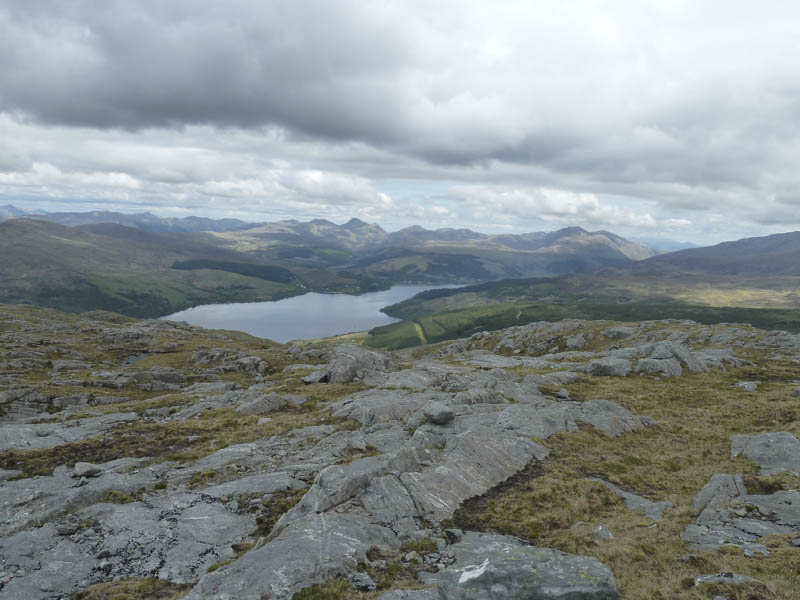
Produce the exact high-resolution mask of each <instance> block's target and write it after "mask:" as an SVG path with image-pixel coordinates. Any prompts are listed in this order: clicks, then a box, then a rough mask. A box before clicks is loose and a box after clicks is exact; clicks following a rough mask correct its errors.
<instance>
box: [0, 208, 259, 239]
mask: <svg viewBox="0 0 800 600" xmlns="http://www.w3.org/2000/svg"><path fill="white" fill-rule="evenodd" d="M19 217H33V218H36V219H40V220H42V221H49V222H51V223H58V224H59V225H66V226H67V227H76V226H79V225H98V224H100V223H117V224H118V225H125V226H127V227H135V228H136V229H142V230H144V231H154V232H185V233H191V232H199V231H237V230H239V229H247V228H248V227H252V226H253V223H248V222H247V221H240V220H239V219H206V218H203V217H183V218H176V217H157V216H155V215H153V214H151V213H146V212H145V213H134V214H126V213H120V212H110V211H107V210H94V211H91V212H55V213H48V212H44V211H39V210H37V211H32V212H25V211H23V210H20V209H19V208H17V207H15V206H13V205H11V204H7V205H5V206H0V221H4V220H6V219H13V218H19Z"/></svg>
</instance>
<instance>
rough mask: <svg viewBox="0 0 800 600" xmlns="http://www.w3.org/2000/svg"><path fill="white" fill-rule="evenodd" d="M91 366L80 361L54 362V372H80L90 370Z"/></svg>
mask: <svg viewBox="0 0 800 600" xmlns="http://www.w3.org/2000/svg"><path fill="white" fill-rule="evenodd" d="M89 368H91V365H89V363H85V362H83V361H80V360H54V361H53V371H54V372H56V373H59V372H61V371H80V370H83V369H89Z"/></svg>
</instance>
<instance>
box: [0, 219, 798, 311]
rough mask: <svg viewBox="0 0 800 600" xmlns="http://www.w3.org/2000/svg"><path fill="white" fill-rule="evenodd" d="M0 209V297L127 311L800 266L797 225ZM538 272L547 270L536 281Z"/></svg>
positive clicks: (705, 280) (556, 290)
mask: <svg viewBox="0 0 800 600" xmlns="http://www.w3.org/2000/svg"><path fill="white" fill-rule="evenodd" d="M0 221H2V222H0V254H1V255H2V256H3V258H4V261H2V264H0V284H2V285H0V302H14V303H16V302H28V303H33V304H42V305H46V306H51V307H53V308H62V309H67V310H72V311H81V310H89V309H95V308H103V309H108V310H115V311H118V312H122V313H125V314H129V315H134V316H157V315H162V314H166V313H170V312H173V311H176V310H179V309H182V308H186V307H188V306H192V305H195V304H201V303H209V302H234V301H253V300H270V299H276V298H280V297H285V296H289V295H295V294H300V293H304V292H306V291H311V290H313V291H323V292H347V293H360V292H365V291H373V290H378V289H385V288H387V287H390V286H391V285H394V284H398V283H422V284H430V285H439V284H453V283H457V284H475V283H481V282H492V281H500V280H502V284H501V285H499V286H494V285H490V286H488V287H486V288H481V289H479V290H474V292H470V293H471V294H472V295H471V296H469V297H467V295H464V297H463V298H461V299H460V298H458V297H457V296H458V294H459V293H457V292H454V293H452V294H449V295H448V297H447V298H446V297H444V296H440V297H438V300H435V302H434V304H435V306H434V305H432V306H431V307H429V308H424V310H426V311H430V310H439V309H441V308H442V307H444V306H456V305H458V306H462V305H464V304H465V303H469V302H473V301H475V294H478V295H481V294H484V295H486V298H484V299H482V300H480V301H481V302H489V301H492V302H493V301H495V300H501V299H502V301H510V302H517V301H522V300H524V299H526V298H527V300H526V301H530V300H531V299H533V300H534V301H539V300H537V298H540V299H543V298H550V297H554V294H555V296H558V295H559V294H564V293H567V294H568V295H569V297H570V298H574V299H579V298H584V300H581V301H586V299H588V298H590V297H591V296H592V295H598V296H602V297H603V298H605V299H606V300H608V301H614V300H613V299H614V298H619V299H621V301H627V300H626V299H629V298H645V297H658V298H664V297H671V298H679V299H682V300H683V301H690V302H691V301H698V302H706V303H708V302H709V298H710V299H711V301H710V303H712V304H713V303H715V302H720V303H729V304H730V303H732V302H739V303H740V305H745V306H746V305H748V304H747V303H750V304H749V305H751V306H771V305H780V306H782V307H787V306H793V305H794V304H795V303H796V302H797V299H796V296H797V293H796V289H797V286H796V285H795V282H796V280H795V279H792V278H795V277H800V232H794V233H786V234H779V235H772V236H766V237H761V238H750V239H745V240H739V241H736V242H726V243H723V244H719V245H717V246H712V247H708V248H692V249H686V250H680V251H676V252H671V253H668V254H660V255H659V254H658V253H657V251H656V250H654V249H652V248H650V247H648V246H646V245H644V244H641V243H637V242H633V241H630V240H627V239H625V238H622V237H620V236H618V235H615V234H613V233H611V232H608V231H586V230H585V229H582V228H580V227H567V228H563V229H559V230H558V231H552V232H532V233H524V234H495V235H490V234H484V233H479V232H475V231H471V230H469V229H453V228H442V229H436V230H429V229H425V228H423V227H420V226H413V227H407V228H405V229H402V230H400V231H395V232H387V231H385V230H384V229H383V228H381V227H380V226H379V225H376V224H369V223H365V222H364V221H361V220H360V219H350V220H349V221H347V222H346V223H344V224H342V225H337V224H336V223H332V222H330V221H327V220H324V219H315V220H312V221H307V222H301V221H297V220H285V221H278V222H274V223H247V222H245V221H240V220H237V219H205V218H199V217H186V218H181V219H178V218H161V217H156V216H154V215H151V214H149V213H140V214H135V215H126V214H123V213H117V212H107V211H95V212H89V213H47V214H39V213H36V214H31V213H25V212H24V211H21V210H19V209H17V208H15V207H14V206H11V205H8V206H3V207H0ZM564 276H567V277H566V278H565V277H564ZM541 277H546V278H550V279H548V280H547V282H545V283H543V284H542V285H539V284H535V283H531V280H530V278H541ZM526 278H527V279H526ZM553 278H555V279H553ZM766 278H771V279H770V280H769V281H768V282H765V279H766ZM779 279H780V281H779V282H778V283H776V281H777V280H779ZM745 280H747V281H748V283H747V286H745V285H744V284H743V283H742V282H744V281H745ZM515 281H516V283H515ZM712 282H713V283H712ZM748 286H749V287H748ZM745 287H747V288H748V289H747V290H745ZM723 288H724V293H722V292H721V291H720V290H722V289H723ZM536 290H538V291H536ZM770 294H772V295H770ZM450 296H452V297H450ZM770 298H772V300H770ZM576 301H577V300H576ZM422 308H423V307H420V309H422Z"/></svg>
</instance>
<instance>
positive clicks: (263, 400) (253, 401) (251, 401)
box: [236, 392, 289, 415]
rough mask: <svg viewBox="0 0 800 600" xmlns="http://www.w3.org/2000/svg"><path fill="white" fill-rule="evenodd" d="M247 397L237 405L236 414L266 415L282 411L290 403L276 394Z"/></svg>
mask: <svg viewBox="0 0 800 600" xmlns="http://www.w3.org/2000/svg"><path fill="white" fill-rule="evenodd" d="M252 396H253V395H252V394H251V395H250V397H246V398H245V399H244V400H242V401H241V402H239V404H237V405H236V412H237V413H239V414H240V415H264V414H267V413H270V412H273V411H276V410H280V409H282V408H283V407H284V406H286V405H287V404H288V403H289V402H288V400H287V399H286V398H285V397H283V396H281V395H279V394H276V393H274V392H273V393H271V394H258V395H256V397H252Z"/></svg>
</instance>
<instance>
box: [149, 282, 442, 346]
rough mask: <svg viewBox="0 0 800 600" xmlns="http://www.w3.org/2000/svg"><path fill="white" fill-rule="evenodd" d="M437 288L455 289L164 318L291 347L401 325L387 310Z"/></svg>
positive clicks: (302, 299)
mask: <svg viewBox="0 0 800 600" xmlns="http://www.w3.org/2000/svg"><path fill="white" fill-rule="evenodd" d="M436 287H439V288H441V287H455V286H441V285H440V286H425V285H397V286H395V287H393V288H392V289H390V290H386V291H383V292H371V293H369V294H362V295H360V296H350V295H348V294H317V293H315V292H310V293H308V294H304V295H303V296H294V297H292V298H285V299H284V300H278V301H276V302H244V303H237V304H203V305H201V306H195V307H194V308H189V309H187V310H182V311H180V312H176V313H174V314H171V315H167V316H166V317H162V318H164V319H169V320H170V321H186V322H187V323H190V324H192V325H199V326H200V327H206V328H208V329H234V330H238V331H246V332H247V333H250V334H252V335H255V336H258V337H264V338H269V339H271V340H275V341H276V342H288V341H289V340H296V339H314V338H320V337H328V336H331V335H338V334H342V333H350V332H352V331H365V330H367V329H372V328H373V327H377V326H378V325H388V324H389V323H394V322H395V321H397V319H393V318H392V317H388V316H386V315H385V314H383V313H382V312H380V309H381V308H383V307H384V306H389V305H390V304H394V303H395V302H400V301H401V300H405V299H407V298H411V296H413V295H415V294H418V293H419V292H422V291H424V290H430V289H433V288H436Z"/></svg>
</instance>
